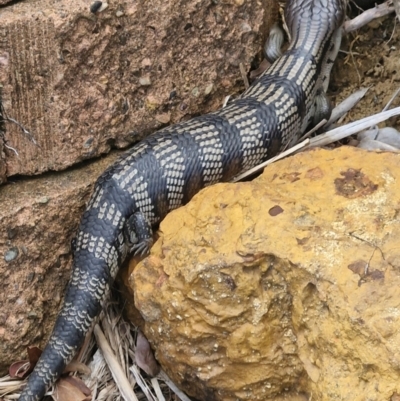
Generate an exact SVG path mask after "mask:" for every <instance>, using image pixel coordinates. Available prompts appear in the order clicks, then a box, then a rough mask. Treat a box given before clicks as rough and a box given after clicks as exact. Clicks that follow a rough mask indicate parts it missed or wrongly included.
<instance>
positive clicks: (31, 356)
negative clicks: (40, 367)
mask: <svg viewBox="0 0 400 401" xmlns="http://www.w3.org/2000/svg"><path fill="white" fill-rule="evenodd" d="M27 354H28V360H27V359H24V360H22V361H17V362H14V363H13V364H12V365H11V366H10V368H9V369H8V373H9V375H10V377H12V378H13V379H15V378H19V379H24V378H25V377H27V376H28V375H29V373H31V372H32V370H33V368H34V367H35V365H36V364H37V361H38V360H39V357H40V355H41V354H42V350H41V349H40V348H38V347H28V348H27Z"/></svg>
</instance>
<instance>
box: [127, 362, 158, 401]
mask: <svg viewBox="0 0 400 401" xmlns="http://www.w3.org/2000/svg"><path fill="white" fill-rule="evenodd" d="M130 371H131V372H132V374H133V376H134V377H135V379H136V383H137V385H138V386H139V387H140V389H141V390H142V391H143V393H144V395H145V396H146V398H147V400H148V401H157V399H156V398H155V397H154V395H153V394H152V392H151V391H150V388H149V387H148V385H147V383H146V381H145V380H144V379H143V377H142V375H141V374H140V372H139V369H138V368H137V366H136V365H132V366H131V367H130Z"/></svg>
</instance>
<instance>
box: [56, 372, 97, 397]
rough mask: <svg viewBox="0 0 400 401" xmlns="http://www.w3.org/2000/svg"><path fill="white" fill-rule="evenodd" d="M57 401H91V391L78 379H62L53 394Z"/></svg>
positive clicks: (68, 377)
mask: <svg viewBox="0 0 400 401" xmlns="http://www.w3.org/2000/svg"><path fill="white" fill-rule="evenodd" d="M53 398H54V400H56V401H90V400H91V399H92V396H91V391H90V389H89V388H88V387H87V386H86V385H85V383H83V381H82V380H81V379H79V378H77V377H72V376H67V377H63V378H61V379H60V380H59V381H58V382H57V383H56V387H55V390H54V393H53Z"/></svg>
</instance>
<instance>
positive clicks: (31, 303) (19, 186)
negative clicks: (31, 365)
mask: <svg viewBox="0 0 400 401" xmlns="http://www.w3.org/2000/svg"><path fill="white" fill-rule="evenodd" d="M115 157H116V155H115V154H113V155H110V156H109V157H107V158H105V159H103V160H101V161H99V162H96V163H93V164H91V165H90V166H85V167H80V168H78V169H75V170H73V171H67V172H63V173H59V174H55V173H52V174H47V175H45V176H43V177H40V178H33V179H30V180H25V181H21V182H16V183H15V184H11V183H10V184H8V185H5V186H3V187H2V188H1V189H0V205H1V208H0V255H1V258H0V277H1V280H0V376H1V375H2V374H3V373H4V372H5V370H6V369H7V368H8V365H9V364H10V363H11V362H14V361H16V360H18V359H19V358H20V359H25V358H26V347H27V346H28V345H37V346H41V347H43V346H44V344H45V342H46V340H47V338H48V336H49V335H50V332H51V330H52V328H53V325H54V321H55V318H56V316H57V313H58V310H59V306H60V302H61V300H62V297H63V295H64V289H65V285H66V283H67V281H68V279H69V276H70V267H71V263H70V262H71V253H70V244H71V238H72V237H73V235H74V234H75V230H76V228H77V226H78V223H79V219H80V216H81V215H82V212H83V209H84V206H85V203H86V202H87V200H88V197H89V196H90V193H91V190H92V184H93V183H94V181H95V180H96V178H97V177H98V176H99V175H100V174H101V172H102V171H103V170H104V169H105V168H106V167H107V166H108V165H110V164H111V163H112V161H114V160H115Z"/></svg>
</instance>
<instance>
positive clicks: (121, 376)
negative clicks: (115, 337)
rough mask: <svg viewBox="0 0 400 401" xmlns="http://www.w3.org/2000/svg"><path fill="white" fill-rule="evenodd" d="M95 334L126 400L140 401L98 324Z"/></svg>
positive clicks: (95, 327)
mask: <svg viewBox="0 0 400 401" xmlns="http://www.w3.org/2000/svg"><path fill="white" fill-rule="evenodd" d="M93 332H94V335H95V337H96V342H97V344H98V346H99V348H100V349H101V351H102V353H103V355H104V359H105V360H106V361H107V364H108V366H109V368H110V370H111V374H112V376H113V379H114V381H115V383H116V384H117V386H118V388H119V390H120V392H121V395H122V397H123V398H124V400H125V401H138V398H137V397H136V395H135V393H134V392H133V390H132V388H131V384H130V383H129V380H128V379H127V378H126V376H125V373H124V371H123V370H122V368H121V366H120V365H119V363H118V361H117V358H116V357H115V355H114V353H113V352H112V349H111V347H110V345H109V343H108V342H107V340H106V337H105V336H104V333H103V331H102V330H101V329H100V326H99V325H98V324H96V325H95V326H94V330H93Z"/></svg>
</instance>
